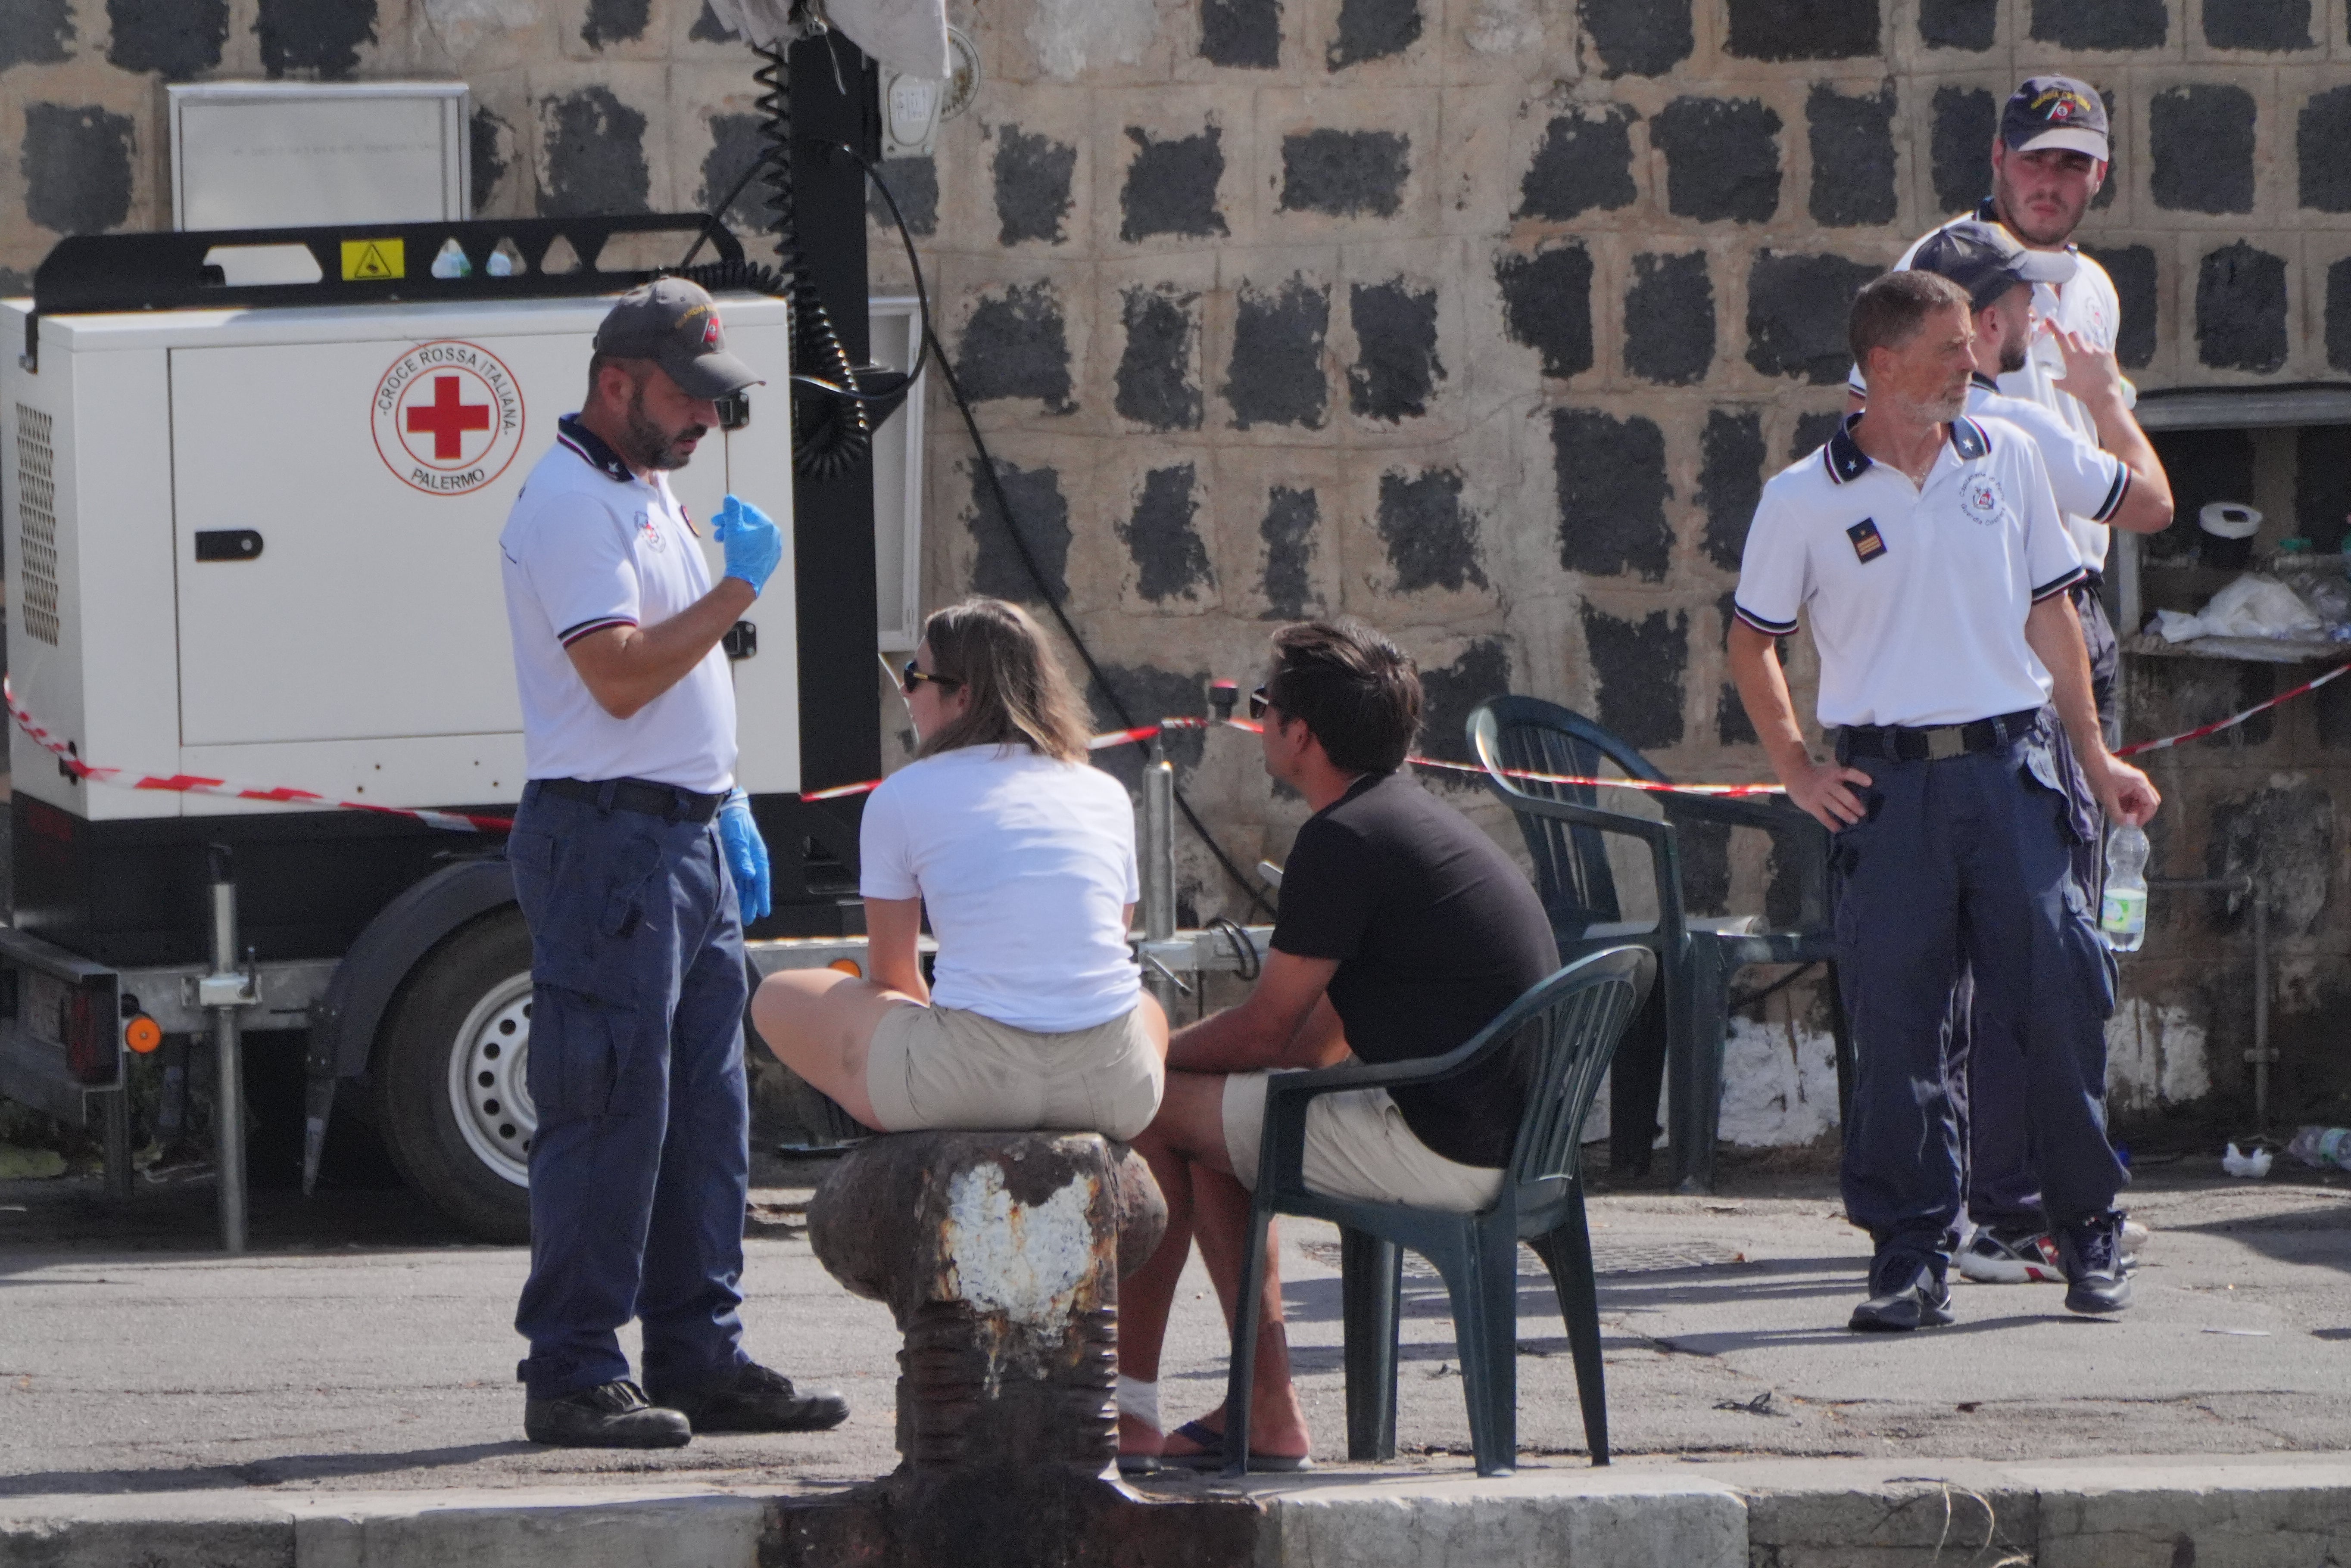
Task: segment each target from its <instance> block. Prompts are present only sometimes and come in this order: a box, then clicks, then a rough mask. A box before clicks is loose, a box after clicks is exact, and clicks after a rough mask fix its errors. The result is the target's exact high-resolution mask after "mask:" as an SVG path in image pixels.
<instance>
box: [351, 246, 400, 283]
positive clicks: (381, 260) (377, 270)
mask: <svg viewBox="0 0 2351 1568" xmlns="http://www.w3.org/2000/svg"><path fill="white" fill-rule="evenodd" d="M407 275H408V258H407V246H406V244H404V242H402V241H400V240H345V241H344V242H343V281H344V282H345V283H363V282H367V281H370V280H371V279H375V278H384V277H406V276H407Z"/></svg>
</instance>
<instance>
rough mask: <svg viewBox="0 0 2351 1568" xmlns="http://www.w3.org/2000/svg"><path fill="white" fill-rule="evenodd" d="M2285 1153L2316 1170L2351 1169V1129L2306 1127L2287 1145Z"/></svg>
mask: <svg viewBox="0 0 2351 1568" xmlns="http://www.w3.org/2000/svg"><path fill="white" fill-rule="evenodd" d="M2285 1151H2286V1153H2288V1154H2290V1155H2292V1156H2294V1158H2296V1159H2298V1160H2300V1161H2302V1163H2303V1164H2304V1165H2307V1166H2310V1167H2312V1168H2315V1169H2320V1170H2324V1169H2325V1168H2327V1167H2328V1166H2333V1167H2335V1168H2336V1169H2338V1170H2340V1169H2344V1168H2351V1127H2304V1128H2302V1129H2301V1130H2300V1131H2299V1132H2296V1133H2295V1134H2294V1137H2293V1139H2292V1140H2291V1141H2290V1142H2288V1143H2287V1144H2286V1146H2285Z"/></svg>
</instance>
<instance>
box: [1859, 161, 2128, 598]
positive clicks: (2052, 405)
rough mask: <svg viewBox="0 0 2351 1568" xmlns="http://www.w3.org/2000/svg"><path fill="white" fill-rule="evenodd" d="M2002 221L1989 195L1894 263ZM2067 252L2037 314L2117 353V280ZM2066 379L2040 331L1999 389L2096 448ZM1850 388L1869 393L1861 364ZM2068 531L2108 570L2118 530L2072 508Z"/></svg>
mask: <svg viewBox="0 0 2351 1568" xmlns="http://www.w3.org/2000/svg"><path fill="white" fill-rule="evenodd" d="M1999 222H2000V218H1999V216H1998V214H1997V213H1995V212H1994V211H1993V209H1992V204H1991V198H1990V197H1986V198H1985V199H1984V201H1983V202H1981V203H1980V205H1979V206H1978V207H1977V208H1976V210H1975V211H1974V212H1972V213H1961V214H1960V215H1959V217H1956V218H1953V219H1951V220H1950V222H1949V223H1944V224H1942V225H1941V226H1940V227H1938V228H1935V229H1931V230H1929V231H1928V233H1926V234H1921V235H1919V236H1918V238H1917V240H1916V241H1914V242H1913V243H1912V244H1911V246H1910V248H1909V249H1908V250H1907V251H1904V252H1903V253H1902V259H1901V260H1899V261H1897V262H1896V263H1895V264H1894V268H1893V270H1894V271H1896V272H1900V271H1903V270H1904V269H1905V268H1907V267H1908V266H1909V265H1910V258H1911V257H1913V256H1915V255H1917V254H1918V247H1919V246H1920V245H1923V244H1926V243H1927V242H1928V240H1930V239H1932V238H1934V237H1935V235H1937V234H1941V233H1942V232H1943V230H1944V229H1947V228H1949V227H1950V225H1951V223H1999ZM2065 249H2066V252H2067V254H2070V255H2072V256H2073V258H2074V275H2073V276H2072V277H2071V278H2069V279H2067V280H2066V282H2065V283H2064V285H2063V286H2052V285H2049V284H2045V283H2036V284H2034V285H2033V286H2032V309H2033V313H2034V314H2035V315H2037V316H2039V317H2041V319H2042V320H2043V321H2046V322H2048V323H2050V324H2051V325H2052V326H2055V327H2064V329H2065V330H2066V331H2068V332H2071V333H2074V334H2075V335H2077V336H2078V337H2081V338H2082V339H2083V340H2084V341H2085V342H2087V343H2089V344H2090V345H2091V346H2092V347H2093V348H2103V349H2105V351H2106V352H2107V353H2109V354H2111V353H2113V352H2114V350H2115V338H2116V334H2117V333H2118V332H2120V331H2121V330H2122V321H2123V304H2122V296H2120V295H2119V294H2116V292H2115V280H2114V279H2113V278H2111V277H2109V276H2107V275H2106V269H2105V267H2102V266H2100V265H2098V264H2097V263H2096V262H2095V261H2093V260H2091V259H2090V258H2089V257H2088V256H2086V255H2085V254H2082V249H2081V247H2080V246H2079V245H2068V246H2066V247H2065ZM2064 379H2065V353H2064V349H2062V348H2058V347H2057V340H2056V339H2055V338H2054V337H2051V336H2049V335H2048V334H2047V333H2045V332H2036V333H2034V334H2033V337H2032V350H2031V352H2030V353H2029V354H2028V355H2027V357H2026V358H2025V361H2024V369H2022V370H2011V371H2010V372H2009V373H2008V374H2006V375H2004V376H2001V378H2000V380H1999V386H2000V389H2001V391H2002V392H2004V393H2006V394H2007V395H2008V396H2010V397H2011V398H2019V399H2022V400H2025V401H2027V402H2034V403H2039V404H2040V405H2041V406H2042V407H2043V408H2044V409H2047V410H2049V411H2050V412H2051V413H2053V414H2055V415H2056V416H2057V417H2058V418H2059V419H2060V420H2063V421H2064V422H2065V424H2066V425H2067V427H2068V428H2070V429H2071V430H2073V431H2074V433H2076V434H2077V435H2079V436H2081V437H2082V438H2083V439H2084V440H2085V441H2088V442H2089V443H2090V444H2091V445H2092V446H2095V445H2097V444H2098V426H2097V421H2095V420H2093V419H2091V418H2090V410H2088V409H2086V408H2084V407H2083V406H2082V400H2081V399H2079V398H2076V397H2074V395H2073V394H2072V393H2070V392H2061V391H2059V390H2058V389H2057V387H2056V383H2057V382H2059V381H2062V380H2064ZM1846 384H1847V385H1848V386H1850V387H1851V388H1852V389H1854V390H1855V392H1857V393H1860V394H1861V395H1862V396H1864V397H1866V396H1867V395H1868V393H1869V388H1868V386H1867V385H1866V384H1865V382H1864V381H1863V380H1862V379H1861V368H1860V367H1859V366H1857V365H1856V366H1855V367H1854V369H1853V373H1852V375H1851V376H1850V377H1849V378H1848V379H1847V381H1846ZM2123 396H2124V399H2125V400H2126V401H2131V402H2136V401H2137V391H2136V389H2134V388H2133V387H2132V386H2131V384H2130V382H2129V381H2128V380H2125V381H2124V383H2123ZM2065 531H2066V532H2067V533H2068V534H2071V535H2073V536H2074V554H2076V555H2078V556H2081V557H2082V561H2083V564H2084V565H2085V566H2088V567H2089V568H2090V570H2092V571H2094V572H2096V571H2103V570H2105V560H2106V548H2107V546H2108V545H2110V544H2111V543H2112V542H2113V539H2114V530H2113V529H2111V528H2109V527H2107V526H2106V524H2105V521H2104V520H2103V519H2099V518H2094V517H2089V516H2085V515H2084V514H2080V513H2077V512H2074V511H2072V510H2071V509H2068V511H2067V513H2066V516H2065Z"/></svg>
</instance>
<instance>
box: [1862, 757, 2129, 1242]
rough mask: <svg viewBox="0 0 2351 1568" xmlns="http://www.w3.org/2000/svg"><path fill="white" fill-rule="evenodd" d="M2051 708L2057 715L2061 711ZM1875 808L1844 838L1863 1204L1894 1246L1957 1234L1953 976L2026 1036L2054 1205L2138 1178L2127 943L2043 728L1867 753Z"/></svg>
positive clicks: (2028, 1078) (2032, 1112)
mask: <svg viewBox="0 0 2351 1568" xmlns="http://www.w3.org/2000/svg"><path fill="white" fill-rule="evenodd" d="M2044 722H2045V721H2044ZM1853 765H1854V766H1855V767H1858V768H1859V769H1860V770H1861V771H1862V772H1864V773H1865V774H1869V775H1870V778H1871V781H1872V782H1871V784H1870V786H1869V787H1868V788H1867V789H1865V790H1863V791H1862V792H1861V793H1862V794H1863V795H1864V797H1865V801H1866V803H1867V805H1868V815H1867V816H1866V817H1865V819H1864V820H1863V821H1862V822H1860V823H1857V824H1855V826H1851V827H1848V828H1846V829H1844V831H1843V832H1841V833H1839V834H1838V835H1837V836H1836V839H1835V844H1834V850H1833V862H1832V863H1833V866H1834V873H1835V876H1836V878H1837V884H1838V901H1837V912H1836V934H1837V948H1838V955H1837V978H1838V982H1839V985H1840V987H1841V989H1842V991H1843V993H1844V1004H1845V1010H1846V1015H1847V1017H1848V1018H1849V1019H1850V1021H1851V1024H1852V1029H1853V1036H1854V1053H1855V1069H1856V1070H1855V1083H1854V1089H1853V1116H1852V1119H1851V1121H1850V1122H1849V1123H1848V1124H1847V1126H1846V1127H1845V1129H1844V1199H1845V1210H1846V1212H1847V1213H1848V1214H1849V1215H1851V1216H1852V1218H1853V1220H1855V1223H1857V1224H1859V1225H1861V1226H1863V1227H1864V1228H1865V1229H1866V1230H1867V1231H1869V1232H1870V1234H1871V1236H1872V1237H1873V1238H1874V1239H1875V1240H1876V1243H1877V1245H1878V1246H1879V1248H1880V1249H1885V1248H1887V1247H1889V1246H1893V1247H1900V1248H1902V1249H1904V1250H1907V1251H1914V1252H1917V1253H1920V1254H1936V1253H1943V1252H1948V1251H1949V1248H1950V1246H1951V1244H1952V1242H1953V1240H1954V1239H1955V1238H1954V1226H1955V1224H1956V1222H1957V1220H1958V1218H1959V1209H1960V1198H1961V1172H1960V1158H1959V1151H1960V1126H1959V1115H1958V1111H1959V1106H1958V1104H1957V1096H1954V1094H1953V1092H1952V1085H1953V1081H1954V1075H1953V1074H1952V1073H1951V1071H1950V1066H1951V1063H1950V1047H1951V1044H1952V1037H1953V1029H1952V1024H1953V1023H1954V1021H1955V1018H1956V1017H1957V1016H1958V1015H1957V1014H1955V1013H1954V1011H1953V1009H1952V1006H1951V998H1952V991H1953V987H1954V985H1955V984H1956V982H1957V981H1959V976H1960V972H1961V970H1962V968H1963V967H1965V968H1967V969H1969V970H1971V971H1972V972H1973V975H1974V981H1975V1007H1974V1015H1975V1017H1976V1019H1977V1020H1979V1021H1980V1025H1981V1026H1982V1027H1983V1028H1984V1030H1985V1031H1986V1033H1988V1034H1989V1033H1991V1032H1993V1031H2000V1032H2005V1033H2009V1034H2011V1035H2012V1037H2013V1038H2014V1039H2015V1040H2016V1041H2017V1043H2018V1044H2019V1045H2020V1047H2021V1050H2022V1077H2023V1088H2024V1095H2023V1105H2024V1116H2025V1126H2026V1130H2027V1134H2028V1136H2029V1137H2030V1139H2031V1147H2032V1157H2033V1165H2034V1168H2035V1169H2036V1170H2037V1173H2038V1175H2039V1177H2040V1183H2041V1190H2042V1193H2043V1201H2044V1204H2045V1206H2046V1209H2047V1211H2048V1215H2049V1219H2050V1220H2051V1221H2052V1222H2053V1223H2054V1224H2059V1225H2064V1224H2069V1223H2072V1222H2073V1221H2074V1220H2081V1219H2085V1218H2087V1217H2088V1216H2090V1215H2092V1214H2096V1213H2102V1212H2104V1211H2105V1210H2107V1209H2109V1208H2111V1207H2112V1206H2113V1202H2114V1197H2115V1194H2116V1191H2118V1190H2119V1189H2120V1188H2121V1187H2122V1184H2123V1183H2124V1182H2125V1181H2126V1179H2127V1176H2126V1172H2125V1171H2124V1170H2123V1168H2122V1166H2121V1164H2120V1162H2118V1161H2117V1160H2116V1158H2115V1155H2114V1150H2113V1149H2112V1147H2109V1145H2108V1144H2107V1142H2106V1136H2105V1074H2106V1041H2105V1020H2106V1017H2107V1015H2108V1014H2109V1013H2110V1012H2112V1011H2113V1009H2114V984H2113V971H2112V967H2111V959H2110V956H2109V954H2108V953H2107V951H2106V948H2105V942H2104V941H2103V940H2101V939H2100V937H2099V936H2098V933H2097V929H2096V926H2095V919H2094V916H2093V911H2092V910H2091V909H2090V908H2089V906H2088V902H2087V899H2086V897H2085V893H2084V891H2083V889H2082V888H2081V886H2080V884H2079V882H2078V880H2077V879H2076V877H2075V876H2074V865H2073V854H2074V849H2075V848H2076V846H2077V845H2078V843H2079V840H2080V838H2081V836H2082V828H2081V826H2080V824H2079V823H2078V821H2077V815H2076V812H2075V809H2074V801H2073V800H2071V799H2070V798H2069V797H2068V795H2067V794H2066V792H2065V790H2064V786H2063V783H2062V777H2061V774H2060V773H2059V770H2058V766H2057V759H2056V756H2055V753H2053V749H2052V746H2051V744H2050V742H2049V740H2048V738H2047V735H2046V732H2045V731H2044V730H2043V728H2042V727H2041V726H2040V725H2036V726H2035V728H2034V730H2033V732H2032V733H2030V734H2029V735H2027V736H2025V737H2024V738H2022V739H2020V740H2018V741H2015V742H2011V744H2009V745H2007V746H2005V747H2002V748H1999V749H1996V750H1993V751H1989V752H1980V753H1970V754H1968V755H1965V756H1959V757H1950V758H1946V759H1943V760H1940V761H1933V762H1887V761H1885V760H1883V759H1880V758H1876V757H1865V758H1858V759H1855V760H1854V763H1853Z"/></svg>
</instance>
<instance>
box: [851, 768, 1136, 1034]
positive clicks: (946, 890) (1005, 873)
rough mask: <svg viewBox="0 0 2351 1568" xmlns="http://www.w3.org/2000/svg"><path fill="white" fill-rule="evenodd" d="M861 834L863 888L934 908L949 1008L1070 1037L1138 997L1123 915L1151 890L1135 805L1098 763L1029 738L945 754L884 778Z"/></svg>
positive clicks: (939, 993)
mask: <svg viewBox="0 0 2351 1568" xmlns="http://www.w3.org/2000/svg"><path fill="white" fill-rule="evenodd" d="M859 844H860V846H861V849H862V859H863V862H864V869H863V871H862V879H861V881H860V884H859V891H861V892H862V893H863V894H864V896H865V897H867V898H917V897H919V898H921V899H922V900H923V904H924V907H925V909H928V910H929V912H930V917H931V934H932V935H934V936H935V937H936V938H937V939H938V942H939V953H938V961H937V964H936V966H935V972H934V974H933V978H932V981H931V1000H932V1001H933V1002H936V1003H937V1004H938V1005H940V1006H942V1007H959V1008H963V1009H966V1010H967V1011H969V1012H978V1013H984V1014H986V1015H987V1017H989V1018H993V1019H995V1020H996V1021H997V1022H998V1023H1009V1024H1011V1025H1012V1026H1013V1027H1015V1028H1017V1029H1029V1030H1034V1031H1035V1032H1037V1033H1040V1034H1060V1033H1067V1032H1069V1031H1070V1030H1072V1029H1091V1028H1092V1027H1093V1026H1094V1025H1095V1024H1097V1023H1109V1022H1110V1021H1111V1020H1112V1019H1113V1018H1116V1017H1118V1016H1119V1015H1120V1014H1121V1013H1123V1012H1127V1011H1129V1010H1130V1009H1132V1008H1133V1007H1134V1005H1135V1002H1137V1001H1138V1000H1139V999H1140V998H1141V996H1142V994H1143V981H1142V974H1141V971H1138V970H1137V969H1136V968H1135V964H1134V954H1133V953H1131V952H1130V951H1129V950H1128V949H1127V945H1126V921H1125V919H1124V918H1123V916H1124V912H1125V909H1126V906H1127V905H1129V904H1132V903H1134V902H1135V901H1136V900H1137V899H1139V898H1142V896H1143V891H1142V881H1141V878H1140V877H1139V876H1138V875H1137V874H1136V870H1135V864H1134V806H1133V805H1131V804H1130V803H1129V802H1128V800H1127V797H1126V790H1125V787H1124V786H1123V785H1122V784H1120V783H1119V782H1118V781H1117V780H1116V779H1114V778H1113V777H1111V776H1110V775H1109V774H1106V773H1103V772H1102V771H1101V770H1100V769H1097V768H1094V767H1092V766H1090V765H1089V764H1087V763H1057V762H1055V761H1053V760H1052V759H1051V758H1050V757H1040V756H1039V755H1038V754H1037V753H1035V752H1033V751H1031V750H1029V748H1028V747H1027V746H965V747H962V748H960V749H958V750H956V751H952V752H941V753H938V754H937V755H936V756H932V757H925V758H924V759H923V760H922V761H920V762H916V763H908V764H907V765H906V766H904V767H903V768H901V769H899V770H898V771H897V772H896V773H894V774H891V775H890V776H889V777H888V778H886V779H883V781H882V785H881V787H880V788H879V789H876V790H875V791H874V792H873V794H872V796H871V797H870V798H869V799H868V800H867V801H866V803H865V823H864V826H863V828H862V831H861V833H860V836H859Z"/></svg>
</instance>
